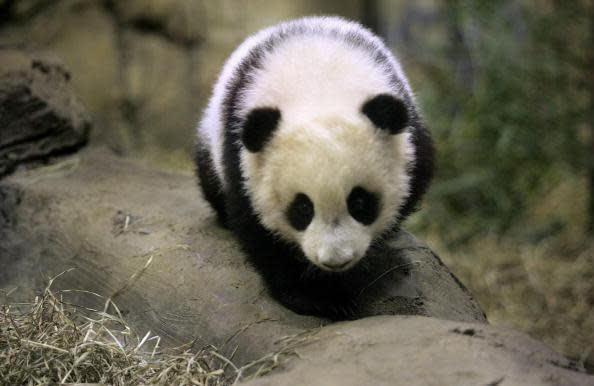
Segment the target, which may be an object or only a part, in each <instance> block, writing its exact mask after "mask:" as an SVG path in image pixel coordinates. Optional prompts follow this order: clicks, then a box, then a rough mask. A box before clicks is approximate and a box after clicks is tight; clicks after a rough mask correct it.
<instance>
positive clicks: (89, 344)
mask: <svg viewBox="0 0 594 386" xmlns="http://www.w3.org/2000/svg"><path fill="white" fill-rule="evenodd" d="M54 280H55V278H54V279H51V280H50V282H49V285H48V286H47V288H46V289H45V291H44V292H43V294H42V295H40V296H38V297H36V298H35V300H34V301H33V302H31V303H12V304H5V305H2V306H1V312H0V379H1V380H2V382H3V383H4V384H11V385H47V384H56V383H99V384H109V385H147V384H158V385H227V384H232V383H233V384H234V383H236V382H238V381H239V380H245V379H251V378H253V377H256V376H259V375H262V374H266V373H267V372H269V371H270V370H272V369H274V368H275V367H277V366H278V365H279V364H281V363H282V362H283V361H284V360H286V358H287V356H288V355H290V354H291V353H293V349H294V348H295V347H296V345H298V344H300V343H302V342H304V341H305V340H307V339H308V337H307V336H305V337H304V336H300V337H290V338H287V339H285V340H284V341H283V342H282V343H281V346H282V349H280V350H279V351H278V352H274V353H270V354H268V355H266V356H264V357H262V358H260V359H259V360H256V361H254V362H252V363H249V364H247V365H245V366H243V367H238V366H235V365H234V364H233V362H232V361H231V360H230V359H227V358H225V357H224V356H223V355H221V354H220V353H218V352H217V350H216V348H215V347H213V346H210V345H206V346H204V347H202V348H201V349H198V350H196V349H195V348H194V345H195V343H196V342H192V343H190V344H188V345H184V346H181V347H176V348H171V349H161V348H160V347H159V341H160V338H159V337H158V336H154V335H151V333H150V331H149V332H147V333H146V334H144V335H136V334H135V332H134V331H133V330H132V329H131V328H130V326H129V325H128V324H126V321H125V320H124V318H123V317H122V315H121V313H120V312H119V309H118V308H117V306H116V305H115V304H114V303H113V302H112V301H111V298H107V299H106V301H105V309H110V310H114V311H115V312H113V313H108V312H106V311H105V310H104V311H101V310H94V309H89V308H86V307H81V306H78V305H74V304H70V303H67V302H66V301H64V299H63V298H64V296H63V295H65V294H66V293H68V292H72V291H56V292H54V291H52V289H51V285H52V283H53V281H54ZM84 292H86V291H84ZM86 293H88V294H92V295H94V296H100V295H98V294H94V293H90V292H86Z"/></svg>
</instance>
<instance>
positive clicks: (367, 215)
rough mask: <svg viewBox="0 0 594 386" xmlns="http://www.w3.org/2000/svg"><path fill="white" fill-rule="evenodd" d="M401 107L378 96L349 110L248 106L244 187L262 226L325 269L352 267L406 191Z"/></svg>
mask: <svg viewBox="0 0 594 386" xmlns="http://www.w3.org/2000/svg"><path fill="white" fill-rule="evenodd" d="M407 125H408V113H407V109H406V106H405V105H404V104H403V102H402V101H400V100H399V99H397V98H396V97H394V96H392V95H388V94H380V95H376V96H374V97H371V98H369V99H367V100H365V101H364V102H363V103H361V105H360V106H359V108H358V109H355V111H353V113H352V114H340V116H339V115H337V114H333V113H328V114H323V113H316V114H311V112H308V111H288V112H284V111H281V110H280V109H279V108H277V107H259V108H254V109H251V110H250V112H249V113H248V114H247V115H246V119H245V121H244V123H243V126H242V132H241V141H242V145H243V147H242V150H241V167H242V171H243V175H244V178H245V185H244V187H245V189H246V191H247V193H248V195H249V196H250V199H251V202H252V205H253V207H254V210H255V212H256V214H257V215H258V216H259V219H260V221H261V223H262V224H263V225H264V226H265V227H266V228H267V229H269V230H270V231H272V232H273V233H275V234H276V235H277V236H279V237H281V238H283V239H285V240H288V241H291V242H294V243H296V244H298V245H299V246H300V247H301V249H302V251H303V254H304V255H305V257H306V258H307V259H308V260H309V261H310V262H311V263H313V264H315V265H316V266H318V267H320V268H321V269H323V270H326V271H344V270H347V269H349V268H352V267H353V266H354V265H356V264H357V262H359V260H360V259H361V258H362V257H363V256H365V254H366V252H367V250H368V248H369V246H370V244H371V242H372V241H373V240H374V239H375V238H376V237H377V236H379V235H380V234H381V233H383V232H384V231H385V230H387V229H388V228H389V227H391V226H392V225H393V224H394V221H395V220H396V219H397V217H398V208H399V207H400V206H401V205H402V204H403V202H404V201H405V199H406V197H407V196H408V194H409V190H410V189H409V182H410V181H409V176H408V174H407V168H409V167H410V163H411V161H412V157H413V154H412V150H411V149H412V145H411V144H410V139H409V134H408V132H407V131H406V127H407Z"/></svg>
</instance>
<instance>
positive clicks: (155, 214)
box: [0, 149, 485, 364]
mask: <svg viewBox="0 0 594 386" xmlns="http://www.w3.org/2000/svg"><path fill="white" fill-rule="evenodd" d="M195 181H196V180H195V178H194V176H193V175H191V174H181V173H169V172H164V171H161V170H156V169H154V168H151V167H147V166H143V165H142V164H141V163H139V162H137V161H131V160H128V159H124V158H118V157H116V156H114V155H113V154H111V153H109V152H108V151H106V150H101V149H89V150H86V151H84V152H83V153H80V154H79V155H77V156H75V157H73V158H70V159H69V160H67V161H65V162H64V163H62V164H61V165H55V166H53V167H52V169H51V171H50V172H48V171H47V170H46V169H45V168H41V169H38V170H31V171H29V172H26V173H20V174H19V173H17V174H14V175H12V176H10V177H8V178H7V179H5V180H4V181H2V182H1V183H0V266H1V267H3V269H2V270H0V288H4V289H13V288H15V287H17V290H16V291H14V292H13V296H18V297H20V300H22V299H26V298H29V297H30V296H32V295H33V294H34V293H35V292H36V291H40V290H42V289H43V288H44V286H45V284H46V283H47V278H49V277H52V276H55V275H57V274H59V273H60V272H63V271H65V270H67V269H69V268H75V270H72V271H69V272H66V273H65V274H63V275H62V276H61V277H60V279H59V280H57V281H56V286H57V287H56V289H59V288H66V289H84V290H89V291H93V292H96V293H98V294H101V295H104V296H115V295H114V294H116V295H117V296H116V297H115V302H116V303H117V304H118V305H119V307H120V309H121V310H123V312H124V313H125V315H126V319H127V320H128V321H129V322H130V324H131V325H132V326H135V327H136V328H137V329H140V331H146V330H151V331H152V333H153V334H157V335H160V336H161V337H162V339H163V341H164V342H165V343H166V344H182V343H187V342H189V341H192V340H194V339H199V341H200V342H207V343H210V344H213V345H215V346H217V347H219V348H220V349H221V351H222V352H223V353H226V354H227V355H229V354H230V353H231V352H233V351H234V350H235V349H236V348H237V351H236V353H235V356H234V360H235V361H236V362H237V363H238V364H243V363H246V362H249V361H251V360H254V359H256V358H259V357H260V356H262V355H264V354H266V353H268V352H270V351H271V350H272V349H274V347H275V345H274V342H275V341H276V340H278V339H279V338H281V337H283V336H288V335H293V334H297V333H301V332H303V331H305V330H307V329H309V328H313V327H318V326H320V325H324V324H327V323H328V321H327V320H322V319H319V318H315V317H311V316H302V315H297V314H295V313H293V312H291V311H289V310H287V309H285V308H284V307H282V306H281V305H280V304H278V303H277V302H276V301H274V300H273V299H271V298H270V297H269V296H268V294H267V293H266V290H265V288H264V287H263V284H262V281H261V279H260V277H259V276H258V274H257V273H256V272H254V271H253V269H252V268H251V267H250V266H249V265H247V263H246V261H245V259H244V257H243V256H242V254H241V253H240V252H239V250H238V246H237V243H236V242H235V240H234V238H233V236H232V235H231V233H230V232H228V231H226V230H223V229H221V228H220V227H218V226H217V225H216V221H215V217H214V213H213V212H212V211H211V210H210V208H209V207H208V205H207V204H206V203H205V202H204V201H203V200H202V199H201V198H200V195H199V192H198V189H197V187H196V182H195ZM377 253H378V254H380V255H382V257H381V258H382V259H385V261H386V267H387V269H386V273H385V274H384V275H382V276H381V277H377V278H370V286H369V288H368V289H367V290H366V291H365V293H362V294H361V297H362V300H363V301H364V302H366V303H367V304H368V307H367V309H366V315H378V314H410V315H424V316H431V317H435V318H441V319H450V320H455V321H466V322H470V321H473V322H478V323H484V322H485V317H484V314H483V312H482V311H481V309H480V307H479V306H478V305H477V303H476V302H475V301H474V300H473V298H472V296H471V295H470V294H469V293H468V291H467V290H466V289H465V288H464V286H462V285H461V283H459V282H458V281H457V280H456V279H455V277H454V276H453V275H452V274H451V273H450V271H449V270H448V269H447V268H446V267H445V266H444V265H443V264H442V263H441V262H440V261H439V258H438V257H437V256H436V255H435V254H433V253H432V252H431V250H430V249H429V248H427V246H425V245H423V244H422V243H420V242H419V241H418V240H416V239H415V238H414V237H413V236H411V235H409V234H407V233H406V232H400V233H399V234H397V235H395V236H394V237H393V238H392V239H391V240H389V241H388V242H387V243H386V244H385V246H384V247H382V248H380V249H379V250H378V252H377ZM376 258H377V256H376ZM149 261H150V263H149V264H148V267H147V268H146V269H145V268H143V267H145V266H146V264H147V262H149ZM139 272H142V274H140V276H138V273H139ZM133 276H134V277H137V276H138V278H137V279H134V280H132V281H131V279H130V278H131V277H133ZM122 289H126V290H125V291H124V290H122ZM64 296H66V297H67V298H68V299H69V300H70V301H72V302H76V303H78V304H84V305H87V306H90V307H95V308H100V307H103V304H104V301H105V300H104V299H97V297H95V296H91V295H87V294H84V293H77V292H74V293H72V292H71V293H66V294H64ZM15 300H19V299H15Z"/></svg>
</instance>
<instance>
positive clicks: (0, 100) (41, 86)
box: [0, 46, 91, 177]
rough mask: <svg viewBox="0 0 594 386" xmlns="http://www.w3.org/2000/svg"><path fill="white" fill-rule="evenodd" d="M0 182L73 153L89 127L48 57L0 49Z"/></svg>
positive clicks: (64, 76) (63, 73) (66, 78)
mask: <svg viewBox="0 0 594 386" xmlns="http://www.w3.org/2000/svg"><path fill="white" fill-rule="evenodd" d="M0 63H2V65H1V66H0V177H2V176H4V175H6V174H8V173H10V172H11V171H12V170H13V169H14V168H15V167H16V166H17V165H18V164H20V163H24V162H27V161H31V160H39V159H47V158H48V157H49V156H52V155H55V154H60V153H65V152H68V151H72V150H75V149H77V148H79V147H80V146H82V145H83V144H84V143H85V142H86V140H87V137H88V134H89V129H90V127H91V122H90V117H89V115H88V114H87V113H86V111H85V110H84V108H83V107H82V106H81V105H80V103H79V102H78V99H77V98H76V96H75V95H74V92H73V90H72V87H71V85H70V73H69V72H68V70H67V69H66V68H65V67H64V65H63V64H62V63H61V62H60V61H59V60H57V59H56V58H55V57H52V56H51V55H49V54H45V53H41V52H38V51H33V50H27V49H23V48H18V47H15V46H0Z"/></svg>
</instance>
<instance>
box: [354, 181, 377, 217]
mask: <svg viewBox="0 0 594 386" xmlns="http://www.w3.org/2000/svg"><path fill="white" fill-rule="evenodd" d="M347 208H348V210H349V214H350V215H351V216H352V217H353V218H354V219H355V220H357V221H358V222H360V223H361V224H363V225H370V224H371V223H373V222H374V221H375V220H376V219H377V216H378V215H379V197H378V195H377V194H375V193H371V192H369V191H367V190H365V189H363V188H362V187H360V186H355V187H354V188H353V190H351V193H350V194H349V196H348V197H347Z"/></svg>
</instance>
